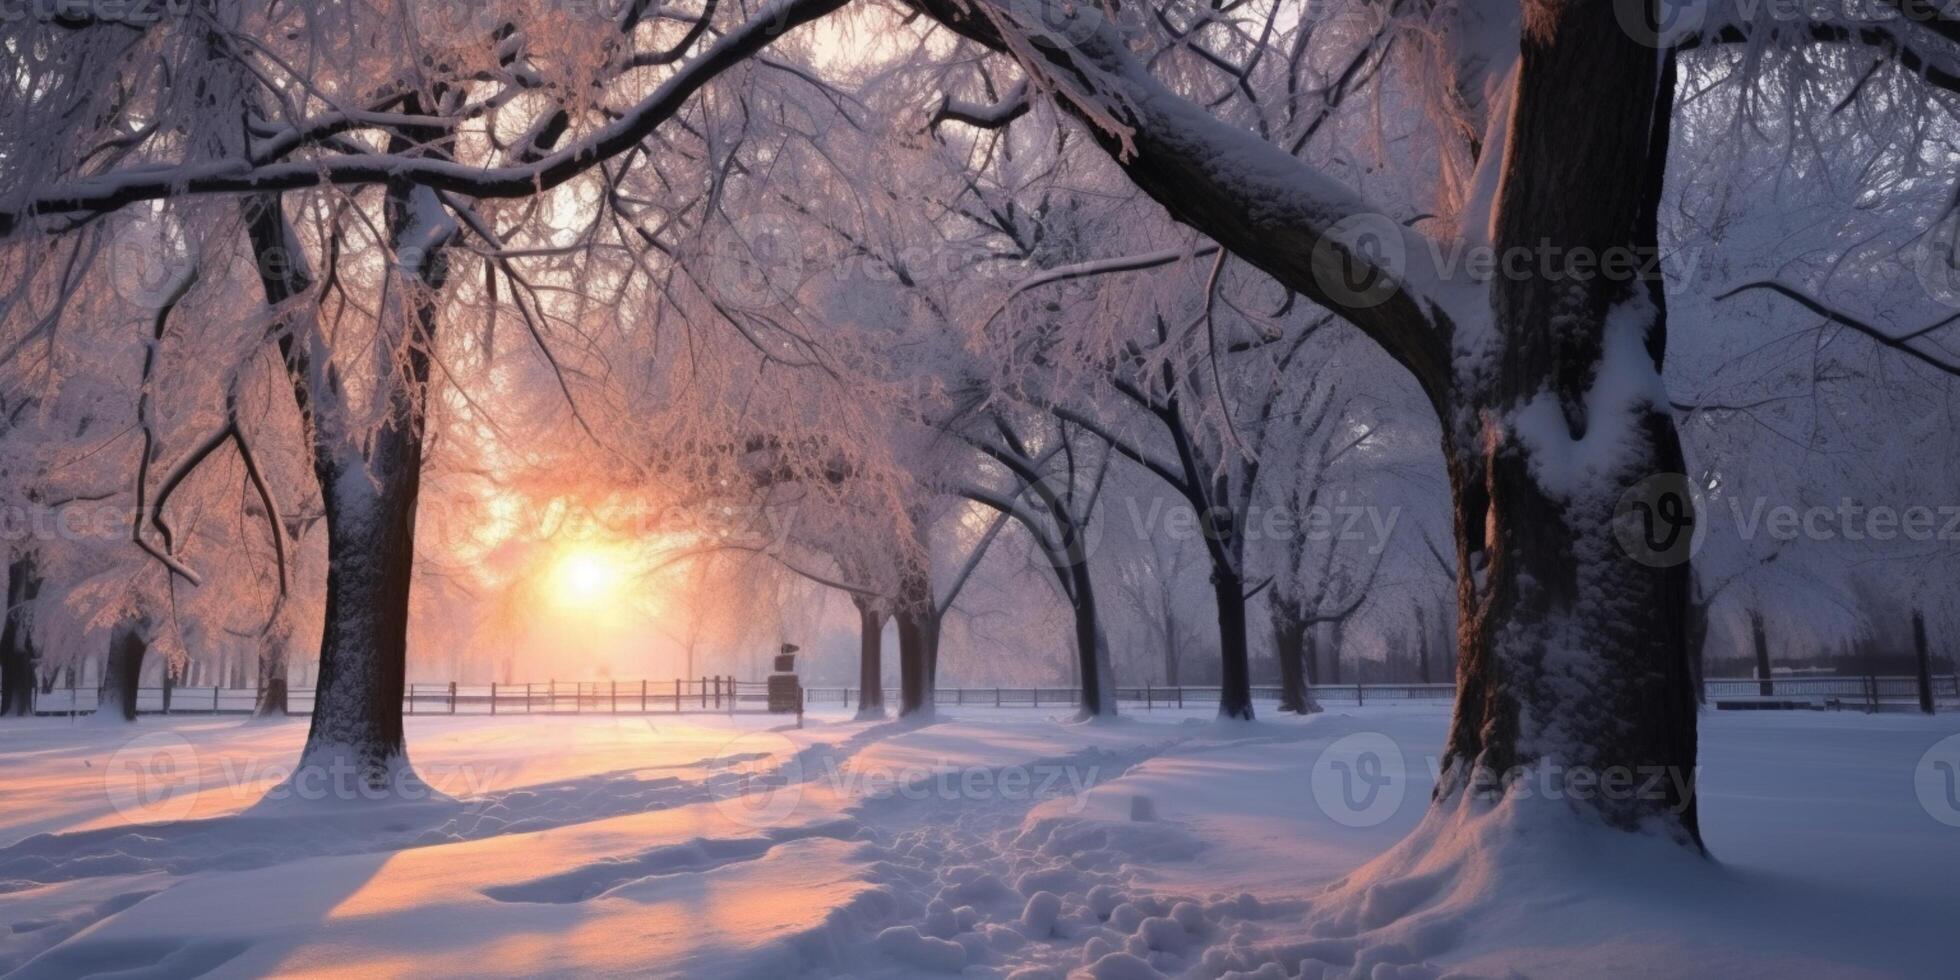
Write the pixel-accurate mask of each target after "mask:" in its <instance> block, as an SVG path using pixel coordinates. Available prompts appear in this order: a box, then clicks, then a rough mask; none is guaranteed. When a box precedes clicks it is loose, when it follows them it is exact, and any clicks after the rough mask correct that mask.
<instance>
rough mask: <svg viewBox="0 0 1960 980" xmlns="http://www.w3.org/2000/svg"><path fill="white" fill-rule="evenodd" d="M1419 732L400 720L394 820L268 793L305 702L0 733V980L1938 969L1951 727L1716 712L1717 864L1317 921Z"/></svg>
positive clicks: (385, 810) (1419, 712)
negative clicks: (1389, 929) (1936, 784)
mask: <svg viewBox="0 0 1960 980" xmlns="http://www.w3.org/2000/svg"><path fill="white" fill-rule="evenodd" d="M1446 720H1447V718H1446V715H1445V714H1444V713H1443V712H1441V711H1438V710H1435V709H1425V708H1408V707H1383V708H1372V707H1371V708H1368V709H1348V710H1345V711H1343V710H1336V711H1332V712H1329V713H1327V714H1323V715H1319V716H1315V717H1313V718H1310V719H1293V718H1288V719H1282V720H1275V721H1266V722H1260V723H1257V724H1250V725H1247V724H1219V723H1215V722H1212V721H1210V720H1209V719H1206V718H1203V717H1202V716H1201V713H1199V712H1191V713H1189V714H1179V713H1175V712H1155V713H1151V714H1148V715H1144V714H1142V713H1139V715H1138V717H1135V718H1129V719H1125V720H1123V721H1119V722H1116V723H1113V724H1097V725H1080V724H1069V723H1065V722H1063V721H1060V720H1057V719H1046V718H1041V717H1038V716H1034V715H1032V714H1031V713H1029V712H1025V711H1007V712H994V711H990V710H975V711H962V712H956V713H952V714H948V715H942V716H941V718H940V719H938V720H937V721H935V722H933V723H930V724H910V723H908V724H900V723H896V722H885V723H857V722H851V721H847V720H843V719H841V718H839V719H822V718H813V719H812V720H811V724H810V725H809V726H808V727H806V728H804V729H802V730H794V729H790V730H772V725H773V724H774V723H773V722H772V720H770V719H764V718H738V719H724V718H674V719H663V718H650V719H647V718H630V719H627V718H622V719H613V718H564V717H553V718H531V719H525V718H501V719H491V718H456V719H447V718H427V719H415V720H413V721H411V723H410V725H411V727H410V744H411V755H412V756H413V758H414V760H415V762H416V764H417V767H418V769H419V770H421V771H422V772H423V773H424V774H425V775H427V776H429V777H430V779H431V782H432V783H433V784H434V785H435V786H436V787H437V788H438V789H440V790H443V791H444V792H445V793H447V794H449V795H450V796H451V797H453V798H441V799H432V800H427V801H422V802H416V803H410V804H395V805H389V806H385V807H376V806H372V805H366V804H356V805H349V804H335V803H333V802H331V801H309V800H298V799H272V800H263V801H261V800H260V799H259V797H260V796H262V795H263V794H264V793H265V791H266V790H267V789H268V788H269V787H273V786H277V785H278V784H279V777H280V776H281V775H283V773H282V771H281V769H280V767H281V766H282V765H285V764H288V762H289V760H290V758H291V757H292V754H293V753H296V751H297V747H298V744H299V742H300V740H301V738H302V737H303V735H304V726H303V724H300V723H285V724H272V725H252V724H245V723H241V722H239V721H236V720H203V721H188V720H182V719H175V720H169V721H157V720H147V719H146V720H145V721H144V722H143V723H142V724H141V725H139V726H137V728H136V729H135V731H136V733H138V734H137V741H136V742H131V741H130V739H131V733H130V732H129V731H125V730H119V729H115V728H103V727H96V726H75V725H71V724H68V723H65V722H57V721H53V720H37V721H32V722H25V723H17V724H8V725H5V726H0V780H4V781H5V782H4V785H5V786H6V787H7V792H8V795H7V798H8V800H9V805H8V806H7V807H6V808H5V809H4V812H0V972H5V971H8V970H13V971H15V972H16V973H17V975H19V976H23V977H42V976H48V977H68V976H78V975H88V974H93V973H106V972H115V971H120V970H130V969H152V968H153V970H154V971H155V975H168V976H181V975H193V974H198V973H204V972H209V973H212V974H213V975H223V976H252V975H263V974H268V973H279V974H288V975H291V974H306V973H325V972H333V971H348V970H353V971H359V972H360V973H362V974H363V975H383V976H386V975H411V974H413V975H427V974H430V973H454V972H459V971H463V972H468V973H471V974H473V975H517V974H535V973H554V974H563V975H570V974H581V975H583V974H595V973H596V974H618V973H632V974H642V975H643V974H647V973H652V974H655V975H713V976H757V977H777V976H794V975H814V976H823V975H849V976H879V977H910V976H918V975H921V974H945V975H956V974H960V973H964V974H966V975H969V976H1008V975H1010V974H1015V973H1017V972H1018V973H1020V974H1021V975H1022V976H1024V977H1037V976H1056V977H1059V976H1063V975H1066V974H1068V973H1070V972H1071V971H1078V970H1079V971H1083V972H1085V973H1088V974H1090V975H1094V976H1107V977H1124V976H1142V977H1148V976H1152V975H1156V974H1164V975H1188V976H1204V977H1211V976H1219V975H1224V974H1227V973H1229V972H1230V971H1233V970H1247V971H1253V970H1263V971H1264V972H1263V973H1262V974H1261V975H1265V976H1275V977H1276V976H1299V975H1320V974H1319V973H1318V972H1316V971H1321V970H1330V971H1333V972H1334V973H1340V974H1345V973H1347V972H1349V971H1350V970H1356V969H1359V970H1362V971H1364V972H1367V971H1372V972H1373V973H1374V974H1376V975H1383V976H1390V975H1396V976H1399V975H1407V976H1437V975H1439V974H1441V972H1442V971H1443V970H1444V969H1446V968H1451V967H1454V968H1460V969H1468V970H1470V971H1472V972H1473V973H1475V974H1488V975H1503V974H1504V973H1505V972H1506V971H1508V970H1513V969H1516V970H1520V971H1522V972H1523V973H1524V974H1525V975H1545V976H1551V975H1569V974H1570V973H1572V972H1573V971H1574V970H1575V969H1579V968H1580V967H1581V966H1583V967H1584V968H1585V971H1584V972H1604V973H1609V974H1621V975H1670V976H1675V975H1684V974H1685V975H1725V976H1733V975H1738V974H1740V975H1752V974H1753V975H1761V976H1789V975H1795V974H1802V975H1827V976H1828V975H1843V976H1864V975H1879V976H1950V975H1952V966H1953V963H1954V961H1955V959H1956V955H1955V954H1954V952H1953V951H1952V950H1950V949H1946V948H1944V947H1945V943H1944V941H1943V940H1942V939H1941V938H1939V937H1941V936H1942V935H1944V934H1945V927H1946V926H1947V924H1948V923H1947V922H1946V921H1945V920H1946V919H1947V918H1948V917H1949V916H1950V910H1951V909H1953V908H1955V907H1960V880H1956V879H1955V878H1954V876H1953V875H1952V874H1951V869H1952V868H1954V867H1960V829H1957V828H1956V827H1952V826H1948V825H1946V824H1944V823H1942V822H1940V820H1938V819H1936V818H1935V817H1936V814H1935V813H1934V812H1933V810H1932V809H1930V808H1929V807H1928V806H1927V805H1923V804H1922V802H1921V799H1920V797H1919V795H1918V794H1917V792H1916V790H1915V785H1914V777H1915V774H1916V773H1921V772H1923V771H1924V770H1925V766H1924V765H1923V763H1924V762H1925V760H1927V759H1928V758H1932V757H1930V756H1928V755H1927V753H1928V752H1929V750H1931V751H1933V752H1934V755H1935V756H1939V753H1940V752H1944V751H1947V750H1946V749H1945V748H1943V746H1945V745H1946V744H1947V743H1942V742H1941V739H1942V738H1943V737H1945V736H1948V735H1951V734H1952V733H1953V731H1954V728H1955V725H1954V723H1953V722H1952V720H1950V719H1949V718H1948V717H1946V716H1942V717H1939V718H1933V719H1924V718H1917V717H1894V716H1878V717H1872V716H1864V715H1853V714H1802V715H1762V716H1742V717H1737V716H1727V715H1720V714H1716V715H1711V716H1710V717H1709V718H1708V719H1707V721H1706V723H1705V729H1704V739H1703V743H1704V756H1705V762H1704V773H1703V793H1704V801H1703V807H1704V816H1703V822H1704V827H1705V829H1706V832H1707V838H1708V842H1709V846H1710V848H1711V850H1712V851H1714V853H1715V854H1716V855H1717V856H1718V857H1719V858H1721V863H1720V864H1717V865H1709V866H1706V867H1696V866H1694V865H1689V866H1687V867H1686V869H1685V870H1683V869H1680V868H1671V867H1666V866H1659V867H1657V866H1655V862H1654V861H1652V860H1649V859H1648V856H1645V855H1643V854H1642V853H1641V851H1640V849H1639V848H1628V849H1626V853H1624V854H1619V853H1601V854H1598V855H1596V859H1597V862H1598V863H1597V868H1596V870H1597V872H1598V874H1597V875H1596V876H1595V877H1594V878H1592V879H1587V880H1577V881H1575V880H1573V879H1572V878H1570V877H1568V876H1565V875H1564V874H1563V873H1564V872H1565V871H1568V870H1570V869H1569V868H1561V867H1549V868H1546V869H1544V873H1543V874H1542V875H1540V876H1539V877H1538V878H1536V879H1533V880H1532V884H1533V887H1534V888H1537V889H1539V890H1541V891H1542V892H1543V894H1542V895H1539V896H1538V898H1539V900H1538V901H1534V902H1525V903H1520V904H1519V905H1518V907H1516V908H1514V909H1508V910H1505V911H1502V912H1499V913H1492V912H1491V911H1490V910H1488V909H1485V910H1482V911H1473V912H1465V913H1464V914H1461V915H1455V914H1452V912H1451V909H1452V906H1451V897H1450V896H1447V895H1443V894H1441V892H1442V891H1443V888H1442V886H1441V885H1438V886H1437V887H1436V888H1434V889H1432V890H1431V892H1428V893H1425V892H1421V891H1419V890H1418V891H1409V890H1408V889H1407V888H1404V889H1402V891H1403V892H1406V895H1405V896H1404V897H1405V899H1406V902H1407V904H1408V910H1407V911H1413V910H1418V909H1427V910H1428V912H1429V914H1430V919H1431V922H1432V924H1431V926H1430V927H1428V928H1427V931H1426V932H1425V933H1424V934H1423V935H1424V937H1425V938H1424V939H1423V941H1422V942H1421V943H1418V944H1416V945H1418V946H1421V947H1422V948H1405V949H1392V948H1388V947H1389V946H1391V945H1394V944H1388V943H1385V942H1376V943H1374V944H1373V945H1372V946H1371V945H1370V944H1369V942H1368V941H1366V940H1365V939H1355V938H1352V937H1348V936H1338V935H1329V934H1328V933H1327V930H1326V928H1325V926H1324V925H1319V926H1316V925H1313V924H1311V923H1312V922H1313V918H1312V916H1311V915H1310V914H1309V912H1310V910H1311V906H1312V903H1313V900H1314V898H1315V896H1316V895H1317V893H1318V892H1319V891H1320V889H1321V888H1323V887H1325V886H1326V885H1327V884H1328V883H1329V882H1332V881H1334V880H1336V879H1338V878H1340V877H1341V876H1343V875H1346V874H1348V873H1349V872H1350V871H1352V870H1353V869H1355V868H1356V867H1357V866H1359V865H1361V864H1362V863H1364V862H1365V861H1367V860H1368V859H1369V858H1371V857H1373V856H1375V855H1376V854H1379V853H1381V852H1382V851H1384V850H1386V849H1387V848H1389V847H1390V846H1391V845H1393V844H1394V843H1395V841H1397V840H1398V839H1400V838H1401V837H1403V836H1404V835H1405V834H1407V833H1408V832H1409V831H1410V830H1411V829H1412V828H1414V827H1415V825H1416V824H1417V822H1418V821H1419V819H1420V818H1421V817H1422V815H1423V812H1424V809H1425V804H1426V801H1427V797H1428V791H1429V787H1430V785H1431V783H1432V775H1431V766H1432V765H1433V761H1432V760H1431V759H1430V758H1429V754H1430V753H1432V752H1433V751H1434V748H1435V747H1436V746H1439V745H1440V744H1441V741H1442V731H1443V727H1444V723H1445V722H1446ZM1936 743H1937V745H1938V746H1940V747H1936ZM1953 751H1954V753H1955V754H1956V755H1960V747H1956V748H1955V749H1954V750H1953ZM119 752H120V755H119V754H118V753H119ZM1364 757H1367V759H1366V760H1365V761H1366V762H1367V764H1366V765H1363V762H1364ZM1939 757H1940V758H1944V756H1939ZM133 760H134V761H135V762H140V763H141V765H140V766H137V765H133V764H132V761H133ZM159 761H163V762H167V766H164V765H159V764H158V763H159ZM1371 766H1376V767H1379V768H1370V767H1371ZM144 767H147V770H148V771H147V773H146V772H144V771H142V770H143V768H144ZM159 773H162V774H163V775H164V776H165V777H167V778H164V779H162V780H161V783H162V786H161V787H159V786H158V785H157V784H158V783H159V778H158V774H159ZM192 774H195V775H194V776H193V775H192ZM142 775H148V776H149V778H150V784H148V785H145V784H142V783H140V782H132V780H133V779H135V778H136V777H138V776H142ZM1357 775H1359V776H1361V777H1364V778H1361V779H1360V781H1357ZM187 787H194V788H195V789H196V792H184V791H183V790H184V789H186V788H187ZM145 790H148V795H147V796H146V795H145ZM171 790H177V792H175V793H172V792H170V791H171ZM1371 790H1372V792H1371ZM16 801H18V802H19V803H20V804H21V805H15V803H16ZM1936 802H1937V801H1936ZM125 811H127V812H128V813H129V814H133V815H135V816H138V817H152V818H154V817H169V818H171V819H168V820H164V821H163V822H158V823H152V824H142V825H137V824H132V823H130V822H129V821H128V819H127V818H126V817H125V815H124V812H125ZM1955 818H1956V820H1960V813H1956V814H1955ZM1846 828H1850V831H1849V832H1847V831H1846ZM37 835H38V836H37ZM1601 839H1602V840H1604V841H1609V842H1610V841H1613V840H1617V839H1618V838H1617V837H1611V836H1609V837H1603V838H1601ZM1608 846H1609V847H1611V846H1612V845H1610V844H1609V845H1608ZM1660 863H1661V864H1662V865H1665V864H1666V861H1665V859H1663V860H1662V862H1660ZM1677 885H1678V886H1679V887H1678V888H1676V887H1674V886H1677ZM1717 910H1719V911H1720V913H1721V914H1720V916H1719V917H1717V916H1716V915H1715V914H1714V912H1715V911H1717ZM1435 923H1442V924H1443V927H1437V926H1436V925H1435ZM1718 923H1720V924H1719V925H1718ZM1375 963H1379V964H1381V965H1380V966H1374V965H1371V964H1375ZM1432 963H1433V964H1437V965H1435V966H1431V965H1426V964H1432ZM1356 964H1361V965H1360V966H1359V967H1357V966H1356Z"/></svg>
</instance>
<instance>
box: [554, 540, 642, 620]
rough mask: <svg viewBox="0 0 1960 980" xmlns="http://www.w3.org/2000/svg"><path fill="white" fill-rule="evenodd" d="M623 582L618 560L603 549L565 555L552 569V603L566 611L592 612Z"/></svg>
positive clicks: (612, 594) (624, 571)
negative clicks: (577, 609)
mask: <svg viewBox="0 0 1960 980" xmlns="http://www.w3.org/2000/svg"><path fill="white" fill-rule="evenodd" d="M625 578H626V569H625V567H624V565H623V564H622V563H621V562H620V561H619V559H618V558H617V557H615V556H614V555H612V554H610V553H609V552H607V551H606V550H604V549H599V548H579V549H577V550H575V551H570V552H567V553H565V554H564V555H563V556H562V557H560V558H559V559H558V561H557V563H556V564H554V565H553V566H552V568H551V575H550V591H551V598H552V601H554V602H556V603H558V604H559V605H561V606H565V607H569V608H591V607H593V606H596V605H599V604H601V603H603V602H605V601H606V600H608V599H610V598H612V597H613V596H614V595H615V594H616V593H617V592H618V591H619V587H620V584H621V583H622V582H623V581H624V580H625Z"/></svg>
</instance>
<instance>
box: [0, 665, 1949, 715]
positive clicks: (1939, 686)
mask: <svg viewBox="0 0 1960 980" xmlns="http://www.w3.org/2000/svg"><path fill="white" fill-rule="evenodd" d="M1930 683H1931V692H1930V693H1931V695H1932V699H1933V701H1934V703H1935V704H1936V705H1942V706H1949V707H1960V676H1956V675H1953V674H1943V675H1936V676H1934V677H1932V678H1931V681H1930ZM862 693H863V692H862V691H861V690H860V689H858V688H853V687H815V688H805V689H804V691H803V703H804V704H805V705H806V706H807V707H810V708H821V707H824V706H835V707H838V708H850V707H852V706H854V705H857V704H860V703H861V702H862V697H861V695H862ZM884 693H885V705H886V706H887V707H889V708H893V709H896V707H897V706H898V703H899V694H898V691H897V690H896V689H894V688H886V689H885V692H884ZM1703 693H1704V695H1705V697H1706V699H1707V701H1708V703H1709V704H1710V705H1711V706H1714V707H1723V706H1730V707H1742V706H1754V705H1760V704H1782V703H1790V704H1804V705H1808V706H1813V707H1820V708H1848V709H1852V710H1863V711H1894V710H1916V709H1917V707H1918V705H1919V702H1920V690H1919V683H1918V678H1916V677H1912V676H1896V677H1878V676H1832V677H1773V678H1770V679H1769V680H1766V681H1765V680H1759V679H1756V678H1749V677H1722V678H1714V677H1711V678H1709V679H1708V680H1706V681H1705V682H1704V683H1703ZM1313 696H1314V698H1315V699H1316V700H1318V701H1320V702H1321V703H1323V704H1340V705H1349V704H1354V705H1365V704H1378V703H1404V704H1413V703H1429V704H1447V703H1449V702H1450V700H1451V699H1453V698H1454V697H1455V696H1456V686H1455V685H1454V684H1319V685H1315V686H1314V688H1313ZM1116 697H1117V703H1118V705H1119V706H1120V707H1121V708H1122V709H1123V710H1137V709H1141V710H1145V711H1151V710H1156V709H1159V708H1166V709H1174V708H1185V707H1204V706H1207V705H1216V704H1217V703H1218V688H1217V687H1216V686H1202V685H1188V684H1187V685H1174V686H1169V687H1159V686H1155V685H1149V684H1146V685H1144V686H1142V687H1118V688H1117V689H1116ZM1252 697H1253V700H1254V701H1255V702H1263V703H1268V704H1272V703H1277V702H1278V701H1279V688H1278V687H1275V686H1270V685H1266V686H1255V687H1254V688H1253V689H1252ZM257 701H258V693H257V692H256V691H254V690H252V689H251V688H225V687H184V686H181V685H180V686H177V687H174V688H172V689H171V690H170V691H169V692H168V697H167V698H166V697H165V691H164V690H163V689H162V688H159V687H145V688H141V689H139V690H138V692H137V699H136V710H137V712H138V713H140V714H166V713H167V714H173V715H177V714H183V715H209V714H249V713H251V711H252V709H253V707H254V706H255V705H256V704H257ZM768 703H769V688H768V684H767V683H766V682H764V681H740V680H736V679H735V678H732V677H702V678H696V679H691V680H690V679H674V680H665V681H654V680H633V681H623V680H621V681H610V680H607V681H545V682H544V683H531V684H455V683H449V684H426V683H423V684H410V685H408V689H407V690H406V691H405V692H404V693H403V696H402V712H403V713H404V714H409V715H459V714H462V715H475V714H481V715H500V714H510V715H527V714H528V715H576V714H697V715H698V714H762V713H765V712H767V711H768ZM933 703H934V704H937V705H944V706H949V707H989V708H1066V707H1072V706H1074V705H1078V704H1081V703H1082V692H1081V690H1080V689H1079V688H1074V687H949V688H940V689H939V690H937V691H934V692H933ZM95 705H96V692H95V690H94V689H92V688H57V689H55V690H52V691H46V692H37V694H36V696H35V703H34V711H35V714H41V715H75V714H88V713H91V712H93V711H94V710H95ZM312 710H313V689H311V688H296V689H294V690H292V691H290V692H288V694H287V711H288V713H289V714H295V715H304V714H310V713H311V712H312Z"/></svg>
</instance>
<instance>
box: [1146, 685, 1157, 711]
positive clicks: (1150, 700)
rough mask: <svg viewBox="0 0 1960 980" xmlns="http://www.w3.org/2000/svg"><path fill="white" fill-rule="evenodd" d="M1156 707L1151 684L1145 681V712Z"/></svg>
mask: <svg viewBox="0 0 1960 980" xmlns="http://www.w3.org/2000/svg"><path fill="white" fill-rule="evenodd" d="M1155 707H1156V704H1155V703H1154V699H1153V698H1152V697H1151V691H1150V682H1149V681H1144V682H1143V710H1145V711H1149V710H1151V709H1152V708H1155Z"/></svg>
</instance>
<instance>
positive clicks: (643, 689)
mask: <svg viewBox="0 0 1960 980" xmlns="http://www.w3.org/2000/svg"><path fill="white" fill-rule="evenodd" d="M646 713H647V680H646V678H644V677H642V678H640V714H646Z"/></svg>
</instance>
